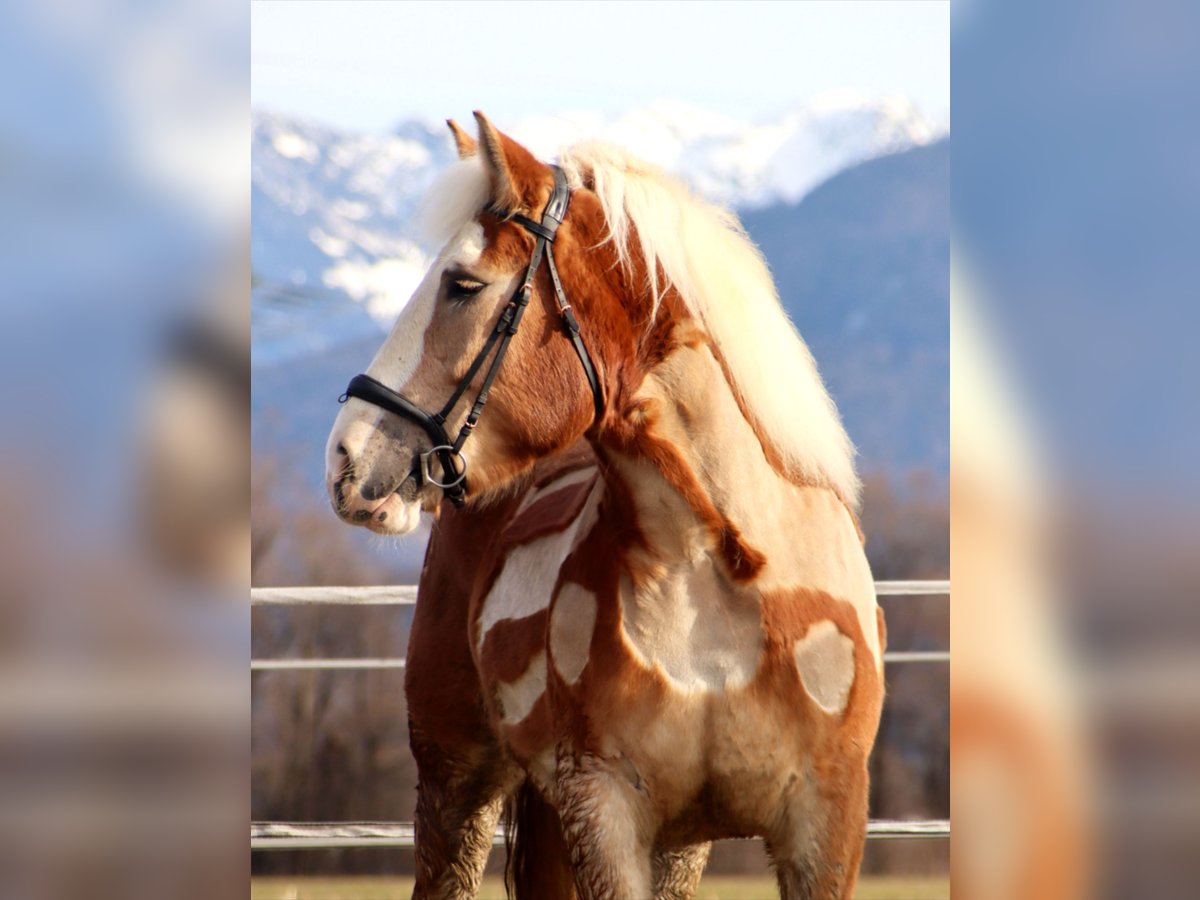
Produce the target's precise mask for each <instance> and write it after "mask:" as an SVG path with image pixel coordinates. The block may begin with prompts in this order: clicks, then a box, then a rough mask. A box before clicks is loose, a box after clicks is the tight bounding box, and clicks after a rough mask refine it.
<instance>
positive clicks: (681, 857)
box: [654, 843, 712, 900]
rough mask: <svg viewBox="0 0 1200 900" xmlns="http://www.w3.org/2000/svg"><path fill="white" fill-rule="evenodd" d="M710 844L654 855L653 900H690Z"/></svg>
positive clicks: (657, 851)
mask: <svg viewBox="0 0 1200 900" xmlns="http://www.w3.org/2000/svg"><path fill="white" fill-rule="evenodd" d="M710 850H712V844H708V843H705V844H692V845H691V846H690V847H677V848H675V849H672V850H656V851H655V852H654V900H691V898H692V896H693V895H694V894H695V893H696V888H698V887H699V886H700V876H702V875H703V874H704V866H705V864H707V863H708V853H709V851H710Z"/></svg>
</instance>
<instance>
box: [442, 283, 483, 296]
mask: <svg viewBox="0 0 1200 900" xmlns="http://www.w3.org/2000/svg"><path fill="white" fill-rule="evenodd" d="M485 287H487V285H486V284H484V283H483V282H482V281H476V280H475V279H473V278H453V279H451V280H450V282H449V284H447V285H446V295H447V297H448V298H449V299H450V300H470V299H471V298H472V297H474V296H475V295H476V294H478V293H479V292H480V291H482V290H483V289H484V288H485Z"/></svg>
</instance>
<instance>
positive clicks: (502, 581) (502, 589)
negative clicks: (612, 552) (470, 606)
mask: <svg viewBox="0 0 1200 900" xmlns="http://www.w3.org/2000/svg"><path fill="white" fill-rule="evenodd" d="M599 490H600V482H597V483H596V486H595V487H593V488H592V492H591V493H590V494H589V495H588V498H587V500H585V501H584V503H583V507H582V508H581V509H580V511H579V514H578V515H577V516H576V517H575V519H574V520H573V521H572V522H571V523H570V524H569V525H567V527H566V528H564V529H563V530H562V531H558V532H555V533H553V534H548V535H546V536H545V537H541V538H538V539H537V540H535V541H530V542H529V543H528V544H522V545H521V546H519V547H514V548H513V549H512V550H511V551H509V554H508V557H507V558H506V559H505V561H504V568H503V569H502V570H501V572H500V575H499V577H498V578H497V579H496V582H495V584H493V585H492V589H491V591H490V592H488V595H487V597H486V598H484V601H483V608H482V609H481V610H480V612H479V631H478V633H477V638H476V642H477V646H478V647H479V648H481V649H482V647H483V642H484V640H485V639H486V638H487V633H488V632H489V631H490V630H491V629H492V626H494V625H495V624H496V623H497V622H501V621H503V620H504V619H524V618H526V617H527V616H532V615H534V614H535V613H538V612H540V611H542V610H543V609H546V608H547V607H548V606H549V605H550V600H551V598H552V596H553V592H554V585H555V583H556V582H557V581H558V570H559V568H560V567H561V566H562V562H563V560H564V559H566V558H567V556H568V555H569V554H570V553H571V551H572V550H574V549H575V546H576V544H577V543H578V542H579V540H581V539H582V538H583V537H584V535H586V534H587V533H588V531H590V530H591V527H592V525H594V524H595V522H596V512H597V498H598V496H599Z"/></svg>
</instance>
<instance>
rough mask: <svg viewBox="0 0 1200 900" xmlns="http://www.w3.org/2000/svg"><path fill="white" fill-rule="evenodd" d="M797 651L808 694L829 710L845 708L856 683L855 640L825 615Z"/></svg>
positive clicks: (797, 660)
mask: <svg viewBox="0 0 1200 900" xmlns="http://www.w3.org/2000/svg"><path fill="white" fill-rule="evenodd" d="M793 652H794V654H795V657H796V669H797V671H799V673H800V680H801V681H802V682H803V683H804V690H805V691H807V692H808V696H810V697H812V698H813V700H814V701H815V702H816V704H817V706H819V707H821V709H823V710H825V712H827V713H832V714H837V713H840V712H841V711H842V710H844V709H845V708H846V703H847V702H848V701H849V699H850V688H851V687H853V686H854V641H853V640H852V639H851V638H849V637H848V636H846V635H844V634H842V633H841V632H840V631H838V627H837V625H835V624H834V623H833V622H831V621H830V620H829V619H822V620H821V621H820V622H816V623H815V624H813V625H812V626H811V627H810V628H809V629H808V632H807V633H806V634H805V635H804V637H802V638H800V639H799V640H798V641H796V644H795V648H794V650H793Z"/></svg>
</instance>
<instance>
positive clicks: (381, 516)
mask: <svg viewBox="0 0 1200 900" xmlns="http://www.w3.org/2000/svg"><path fill="white" fill-rule="evenodd" d="M377 518H378V519H379V521H380V522H386V521H387V512H386V511H384V512H381V513H380V514H379V516H378V517H377Z"/></svg>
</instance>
